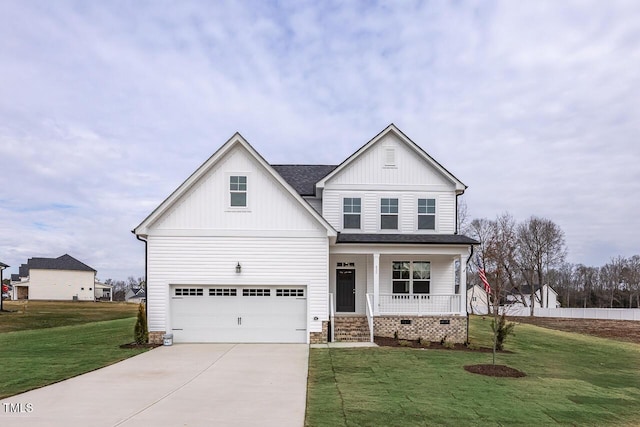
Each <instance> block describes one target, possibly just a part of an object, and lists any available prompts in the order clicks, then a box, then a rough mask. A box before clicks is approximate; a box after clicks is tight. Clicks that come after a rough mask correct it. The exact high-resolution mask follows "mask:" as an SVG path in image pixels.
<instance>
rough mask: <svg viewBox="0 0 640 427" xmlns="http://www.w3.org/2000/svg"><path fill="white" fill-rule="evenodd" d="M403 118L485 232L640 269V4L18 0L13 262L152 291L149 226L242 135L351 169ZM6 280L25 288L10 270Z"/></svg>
mask: <svg viewBox="0 0 640 427" xmlns="http://www.w3.org/2000/svg"><path fill="white" fill-rule="evenodd" d="M392 122H393V123H395V124H396V125H397V126H398V127H399V128H400V129H402V130H403V131H404V132H405V133H406V134H407V135H408V136H409V137H410V138H412V139H413V140H414V141H415V142H416V143H418V144H419V145H420V146H421V147H423V148H424V149H425V150H426V151H427V152H428V153H430V154H431V155H432V156H433V157H434V158H435V159H436V160H438V161H439V162H440V163H442V164H444V165H445V167H447V168H448V169H449V170H450V171H451V172H452V173H454V174H455V175H456V176H458V177H459V178H460V179H461V180H462V181H463V182H465V183H466V184H467V185H468V186H469V189H468V190H467V193H466V194H465V198H466V201H467V204H468V207H469V214H470V216H471V217H472V218H475V217H487V218H493V217H495V216H496V215H497V214H499V213H502V212H505V211H508V212H510V213H511V214H513V215H514V217H515V218H516V219H518V220H522V219H525V218H527V217H529V216H531V215H538V216H542V217H546V218H549V219H552V220H553V221H555V222H556V223H557V224H558V225H560V227H561V228H562V229H563V230H564V232H565V235H566V242H567V245H568V249H569V257H568V260H569V261H571V262H576V263H577V262H581V263H585V264H589V265H601V264H604V263H605V262H607V261H608V260H609V259H610V258H611V257H612V256H616V255H623V256H630V255H633V254H637V253H640V249H639V248H638V246H639V242H640V231H639V230H640V165H639V162H640V3H639V2H637V1H633V0H632V1H628V2H621V1H601V0H596V1H593V2H589V1H577V2H570V1H560V2H558V1H555V0H552V1H539V0H531V1H517V2H515V1H505V2H490V1H478V2H473V1H471V2H468V1H456V2H453V1H451V2H448V1H434V2H409V1H402V2H355V1H354V2H330V1H322V2H318V1H310V2H302V1H282V2H272V1H242V2H240V1H237V2H229V3H225V2H218V1H206V2H187V1H179V2H169V1H166V2H163V1H153V2H137V1H136V2H131V1H122V2H120V1H105V2H85V1H78V2H69V1H64V0H60V1H55V2H51V1H46V0H44V1H30V0H16V1H11V0H4V1H2V2H0V165H1V166H2V168H1V171H2V173H1V174H0V177H1V178H0V182H1V183H2V185H1V186H0V188H1V190H0V261H2V262H5V263H7V264H10V265H11V266H12V267H11V268H10V269H9V273H13V272H17V267H18V266H19V264H20V263H23V262H26V260H27V258H29V257H34V256H45V257H57V256H60V255H62V254H64V253H69V254H71V255H72V256H75V257H76V258H78V259H80V260H81V261H83V262H85V263H87V264H89V265H90V266H92V267H94V268H95V269H97V270H98V277H99V278H100V279H102V280H104V279H107V278H113V279H126V277H127V276H130V275H133V276H142V275H143V272H144V245H143V244H142V243H141V242H138V241H137V240H136V239H135V237H134V236H133V235H132V234H131V232H130V230H131V229H133V228H134V227H135V226H136V225H138V224H139V223H140V222H141V221H142V220H143V219H144V218H145V217H146V216H147V214H149V213H150V212H151V210H152V209H153V208H154V207H155V206H157V205H158V204H159V203H160V202H161V201H162V200H163V199H164V198H165V197H166V196H168V195H169V193H170V192H171V191H173V189H175V188H176V187H177V186H178V185H179V184H180V183H181V182H182V181H183V180H184V179H186V178H187V177H188V176H189V175H190V174H191V172H193V171H194V170H195V169H196V168H197V167H198V166H199V165H200V164H201V163H202V162H204V161H205V160H206V159H207V158H208V157H209V156H210V155H211V154H212V153H213V152H214V151H215V150H216V149H217V148H219V146H220V145H221V144H223V143H224V142H225V141H226V140H227V139H228V138H229V137H230V136H231V135H232V134H233V133H234V132H236V131H239V132H240V133H242V135H243V136H244V137H245V138H246V139H247V140H248V141H249V142H250V143H251V144H252V145H253V146H254V147H255V148H256V149H257V150H258V151H259V152H260V153H261V154H262V155H263V156H264V157H265V158H266V159H267V160H268V161H269V162H271V163H326V164H337V163H339V162H341V161H342V160H343V159H344V158H345V157H347V156H348V155H350V154H351V153H352V152H353V151H355V150H356V149H357V148H359V147H360V146H361V145H362V144H364V143H365V142H366V141H368V140H369V139H370V138H372V137H373V136H375V135H376V134H377V133H378V132H379V131H380V130H382V129H383V128H384V127H386V126H387V125H388V124H389V123H392ZM5 277H6V276H5Z"/></svg>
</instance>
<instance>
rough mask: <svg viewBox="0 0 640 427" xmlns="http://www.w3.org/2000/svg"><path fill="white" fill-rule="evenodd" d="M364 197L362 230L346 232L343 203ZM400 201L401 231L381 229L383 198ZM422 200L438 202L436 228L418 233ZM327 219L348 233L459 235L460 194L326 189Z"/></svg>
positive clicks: (325, 208)
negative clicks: (457, 204)
mask: <svg viewBox="0 0 640 427" xmlns="http://www.w3.org/2000/svg"><path fill="white" fill-rule="evenodd" d="M345 197H360V198H361V200H362V205H361V206H362V208H361V215H362V217H361V219H360V225H361V228H360V229H359V230H356V229H347V230H344V229H343V223H342V222H343V221H342V200H343V199H344V198H345ZM385 197H390V198H397V199H398V204H399V206H398V215H399V217H398V230H380V199H381V198H385ZM418 199H436V229H435V230H418ZM322 209H323V216H324V218H325V219H326V220H327V222H329V224H331V225H332V226H333V227H334V228H335V229H336V230H338V231H344V232H346V233H411V234H415V233H442V234H453V233H455V226H456V224H455V221H456V195H455V192H454V191H447V192H439V193H437V192H419V191H415V192H414V191H411V192H407V191H393V192H391V191H390V192H382V191H349V190H331V189H325V190H324V192H323V200H322Z"/></svg>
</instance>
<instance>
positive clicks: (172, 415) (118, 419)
mask: <svg viewBox="0 0 640 427" xmlns="http://www.w3.org/2000/svg"><path fill="white" fill-rule="evenodd" d="M308 354H309V347H308V346H307V345H304V344H177V345H173V346H171V347H159V348H156V349H154V350H151V351H149V352H147V353H144V354H141V355H139V356H136V357H132V358H130V359H127V360H125V361H122V362H120V363H117V364H115V365H112V366H108V367H106V368H103V369H100V370H97V371H94V372H90V373H87V374H84V375H81V376H79V377H76V378H72V379H69V380H66V381H63V382H60V383H57V384H53V385H50V386H47V387H43V388H41V389H37V390H32V391H29V392H27V393H23V394H19V395H16V396H12V397H9V398H7V399H4V400H2V401H1V402H0V425H1V426H3V427H5V426H20V427H24V426H83V427H84V426H123V427H129V426H154V427H157V426H171V427H174V426H264V427H267V426H278V427H285V426H295V427H301V426H302V425H303V423H304V413H305V403H306V391H307V363H308ZM4 375H6V373H5V374H4ZM4 375H3V376H4ZM20 410H21V411H22V412H16V411H20Z"/></svg>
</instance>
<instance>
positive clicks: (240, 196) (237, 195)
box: [229, 175, 247, 208]
mask: <svg viewBox="0 0 640 427" xmlns="http://www.w3.org/2000/svg"><path fill="white" fill-rule="evenodd" d="M229 191H230V197H229V205H230V206H231V207H239V208H245V207H247V177H246V176H236V175H232V176H230V177H229Z"/></svg>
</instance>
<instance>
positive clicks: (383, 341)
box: [373, 337, 511, 353]
mask: <svg viewBox="0 0 640 427" xmlns="http://www.w3.org/2000/svg"><path fill="white" fill-rule="evenodd" d="M373 342H375V343H376V344H378V345H379V346H380V347H408V348H422V349H425V350H455V351H473V352H476V353H491V352H493V349H491V348H488V347H468V346H467V345H466V344H449V345H445V344H444V343H441V342H440V341H431V342H430V343H429V345H422V344H421V343H420V341H418V340H403V339H396V338H388V337H373ZM498 353H511V352H510V351H508V350H502V351H498Z"/></svg>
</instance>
